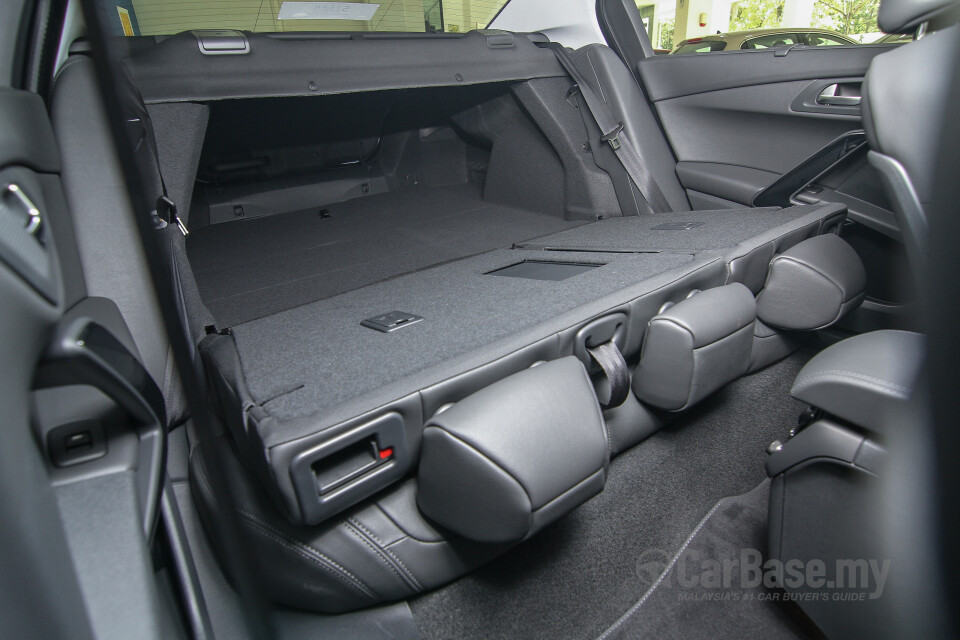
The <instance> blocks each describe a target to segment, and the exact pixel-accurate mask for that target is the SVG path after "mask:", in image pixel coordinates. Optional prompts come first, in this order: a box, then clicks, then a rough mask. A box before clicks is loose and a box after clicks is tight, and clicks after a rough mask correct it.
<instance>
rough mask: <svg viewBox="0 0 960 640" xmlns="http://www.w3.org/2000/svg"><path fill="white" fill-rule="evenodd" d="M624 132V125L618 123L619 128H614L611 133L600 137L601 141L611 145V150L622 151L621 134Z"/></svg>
mask: <svg viewBox="0 0 960 640" xmlns="http://www.w3.org/2000/svg"><path fill="white" fill-rule="evenodd" d="M622 131H623V123H622V122H618V123H617V126H616V127H614V128H613V130H611V131H610V132H609V133H605V134H603V135H602V136H600V139H601V140H602V141H603V142H606V143H607V144H609V145H610V148H611V149H613V150H614V151H619V150H620V146H621V145H620V133H621V132H622Z"/></svg>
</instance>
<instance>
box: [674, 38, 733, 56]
mask: <svg viewBox="0 0 960 640" xmlns="http://www.w3.org/2000/svg"><path fill="white" fill-rule="evenodd" d="M726 46H727V43H726V42H724V41H723V40H706V41H701V42H687V43H684V44H681V45H680V46H679V47H677V50H676V51H674V53H675V54H676V53H710V52H712V51H723V50H724V49H725V48H726Z"/></svg>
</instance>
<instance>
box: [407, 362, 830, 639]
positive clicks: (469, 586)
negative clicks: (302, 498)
mask: <svg viewBox="0 0 960 640" xmlns="http://www.w3.org/2000/svg"><path fill="white" fill-rule="evenodd" d="M814 352H815V351H810V350H807V351H804V352H800V353H797V354H795V355H793V356H790V357H789V358H787V359H786V360H784V361H782V362H780V363H778V364H776V365H773V366H771V367H769V368H767V369H765V370H763V371H760V372H758V373H756V374H754V375H751V376H747V377H745V378H742V379H741V380H738V381H737V382H734V383H733V384H731V385H728V386H727V387H726V388H725V389H723V390H721V391H720V392H718V393H717V394H716V395H715V396H713V397H712V398H710V399H708V400H706V401H705V402H704V403H702V404H701V405H699V406H697V407H695V408H694V409H692V410H691V411H690V412H688V413H687V414H686V415H684V416H683V417H681V418H680V420H678V421H677V422H676V423H674V424H673V425H671V426H669V427H667V428H665V429H663V430H661V431H660V432H659V433H657V434H655V435H654V436H652V437H651V438H649V439H648V440H646V441H645V442H643V443H641V444H640V445H638V446H637V447H634V448H633V449H631V450H630V451H628V452H626V453H624V454H623V455H621V456H620V457H618V458H616V459H615V460H614V461H613V462H612V464H611V468H610V474H609V477H608V480H607V486H606V488H605V489H604V491H603V492H602V493H601V494H600V495H598V496H596V497H595V498H593V499H592V500H590V501H588V502H587V503H586V504H584V505H583V506H581V507H580V508H578V509H576V510H575V511H574V512H572V513H571V514H569V515H568V516H566V517H565V518H563V519H561V520H560V521H559V522H557V523H556V524H554V525H553V526H551V527H548V528H547V529H546V530H545V531H542V532H541V533H540V534H538V535H537V536H535V537H534V538H533V539H531V540H529V541H527V542H525V543H524V544H522V545H520V546H519V547H517V548H516V549H514V550H512V551H510V552H509V553H507V554H505V555H504V556H502V557H501V558H499V559H497V560H495V561H494V562H492V563H490V564H489V565H487V566H486V567H483V568H481V569H479V570H478V571H476V572H474V573H473V574H471V575H469V576H467V577H465V578H463V579H461V580H459V581H457V582H455V583H453V584H451V585H449V586H447V587H445V588H443V589H440V590H437V591H435V592H432V593H429V594H426V595H424V596H422V597H420V598H418V599H416V600H414V601H412V602H411V608H412V610H413V613H414V617H415V619H416V621H417V626H418V627H419V629H420V633H421V636H422V637H423V638H424V639H425V640H427V639H438V638H461V639H473V638H595V637H597V636H598V635H600V634H601V633H603V631H604V630H605V629H607V628H608V627H609V626H610V625H611V624H613V623H614V622H615V621H616V620H617V619H618V618H620V616H621V615H623V613H624V612H625V611H627V610H628V609H629V608H630V607H631V606H633V605H634V603H636V601H637V600H638V599H639V598H640V597H641V596H642V595H643V594H644V593H645V592H646V591H647V589H648V587H649V586H650V582H649V581H648V580H645V579H644V577H643V575H642V573H643V572H642V571H638V564H640V565H642V564H643V561H642V557H643V554H644V552H646V551H648V550H651V549H653V550H656V549H666V550H668V551H669V552H672V550H675V549H678V548H679V547H680V545H681V544H682V543H683V542H684V540H685V539H686V537H687V536H688V535H689V533H690V532H691V531H693V529H694V528H695V527H696V525H697V523H698V522H699V521H700V520H701V519H702V518H703V517H704V515H706V514H707V512H709V511H710V509H711V508H712V507H713V506H714V505H715V504H716V503H717V501H718V500H720V499H721V498H724V497H726V496H730V495H738V494H741V493H744V492H746V491H749V490H750V489H751V488H753V487H755V486H757V484H759V483H760V482H761V481H762V480H763V479H764V478H765V477H766V473H765V471H764V468H763V461H764V453H763V452H764V449H765V448H766V446H767V445H768V444H769V443H770V442H771V441H772V440H775V439H783V438H784V437H785V436H786V435H787V433H788V431H789V430H790V428H791V427H793V426H794V425H795V424H796V417H797V415H798V414H799V413H800V411H802V409H803V405H802V404H801V403H799V402H796V401H794V400H792V399H791V398H790V396H789V388H790V385H791V383H792V381H793V379H794V377H795V376H796V374H797V372H798V371H799V369H800V367H801V366H802V365H803V364H804V363H805V362H806V360H808V359H809V358H810V357H811V356H812V355H813V353H814ZM711 633H712V631H711ZM700 635H701V636H702V635H703V634H700ZM651 637H655V636H651ZM758 637H759V636H758Z"/></svg>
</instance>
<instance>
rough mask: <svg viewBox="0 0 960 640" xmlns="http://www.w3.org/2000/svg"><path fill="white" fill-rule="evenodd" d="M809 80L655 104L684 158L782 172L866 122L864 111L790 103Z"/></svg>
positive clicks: (800, 92) (665, 126)
mask: <svg viewBox="0 0 960 640" xmlns="http://www.w3.org/2000/svg"><path fill="white" fill-rule="evenodd" d="M744 53H745V54H747V55H751V54H752V53H753V52H749V51H746V52H744ZM710 55H713V54H703V55H702V57H709V56H710ZM678 57H680V56H678ZM809 84H810V81H806V80H802V81H796V82H779V83H773V84H760V85H753V86H745V87H738V88H735V89H721V90H717V91H708V92H704V93H697V94H692V95H687V96H682V97H677V98H670V99H666V100H661V101H660V102H657V103H656V104H655V106H656V109H657V113H658V114H659V115H660V121H661V122H662V123H663V127H664V129H665V131H666V133H667V139H668V141H669V142H670V144H671V146H672V147H673V150H674V153H675V154H676V156H677V160H678V161H679V162H708V163H714V164H717V165H733V166H737V167H749V168H752V169H757V170H760V171H767V172H770V173H775V174H782V173H786V172H787V171H789V170H790V169H792V168H793V167H795V166H796V165H797V164H799V163H800V162H801V161H803V160H804V159H805V158H807V157H809V156H811V155H812V154H813V153H814V152H816V151H817V150H818V149H820V148H821V147H823V146H825V145H826V144H828V143H829V142H831V141H832V140H834V139H835V138H837V137H838V136H840V135H841V134H842V133H845V132H847V131H851V130H855V129H860V128H861V125H860V118H859V116H830V115H823V114H812V113H798V112H796V111H794V110H793V109H791V105H792V104H793V102H794V100H795V99H796V98H797V97H798V96H799V95H801V94H802V93H803V92H804V91H805V89H806V88H807V86H808V85H809ZM684 186H687V185H684ZM764 186H765V185H764ZM717 195H719V194H717Z"/></svg>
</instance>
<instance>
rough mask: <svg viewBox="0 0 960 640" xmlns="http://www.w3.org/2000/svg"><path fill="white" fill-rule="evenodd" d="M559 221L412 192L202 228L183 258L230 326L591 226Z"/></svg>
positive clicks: (471, 199)
mask: <svg viewBox="0 0 960 640" xmlns="http://www.w3.org/2000/svg"><path fill="white" fill-rule="evenodd" d="M321 209H323V210H324V211H325V213H324V214H322V215H321ZM560 215H561V212H558V215H557V216H548V215H544V214H539V213H532V212H529V211H523V210H520V209H512V208H509V207H503V206H498V205H494V204H489V203H486V202H483V201H482V200H480V196H479V192H478V190H477V188H476V187H474V186H472V185H465V186H460V187H449V188H428V187H415V188H410V189H406V190H402V191H397V192H392V193H386V194H379V195H373V196H368V197H365V198H358V199H355V200H350V201H347V202H341V203H337V204H332V205H326V206H323V207H320V206H318V207H316V208H312V209H308V210H305V211H299V212H295V213H287V214H282V215H276V216H269V217H265V218H254V219H250V220H240V221H237V222H229V223H225V224H217V225H211V226H208V227H204V228H202V229H198V230H196V231H194V232H192V233H191V234H190V237H189V238H188V241H187V253H188V256H189V258H190V264H191V266H192V268H193V271H194V274H195V276H196V279H197V284H198V286H199V287H200V294H201V297H202V298H203V301H204V303H205V304H206V305H207V307H208V308H209V309H210V311H211V312H212V313H213V316H214V318H216V320H217V324H218V325H219V326H221V327H227V326H233V325H235V324H239V323H241V322H246V321H248V320H252V319H254V318H260V317H263V316H266V315H270V314H272V313H276V312H278V311H281V310H283V309H290V308H292V307H296V306H298V305H302V304H305V303H308V302H312V301H314V300H321V299H324V298H329V297H331V296H334V295H337V294H339V293H343V292H345V291H351V290H353V289H357V288H360V287H363V286H365V285H368V284H372V283H374V282H377V281H380V280H384V279H386V278H389V277H392V276H395V275H398V274H401V273H408V272H410V271H416V270H418V269H422V268H424V267H428V266H430V265H434V264H440V263H443V262H447V261H449V260H455V259H458V258H463V257H466V256H470V255H475V254H478V253H483V252H485V251H490V250H492V249H498V248H509V247H510V246H511V245H512V244H513V243H514V242H520V241H523V240H528V239H530V238H535V237H538V236H542V235H545V234H550V233H555V232H558V231H562V230H564V229H569V228H571V227H575V226H578V225H582V224H585V221H582V220H581V221H573V222H572V221H568V220H563V219H562V218H561V217H560Z"/></svg>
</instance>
